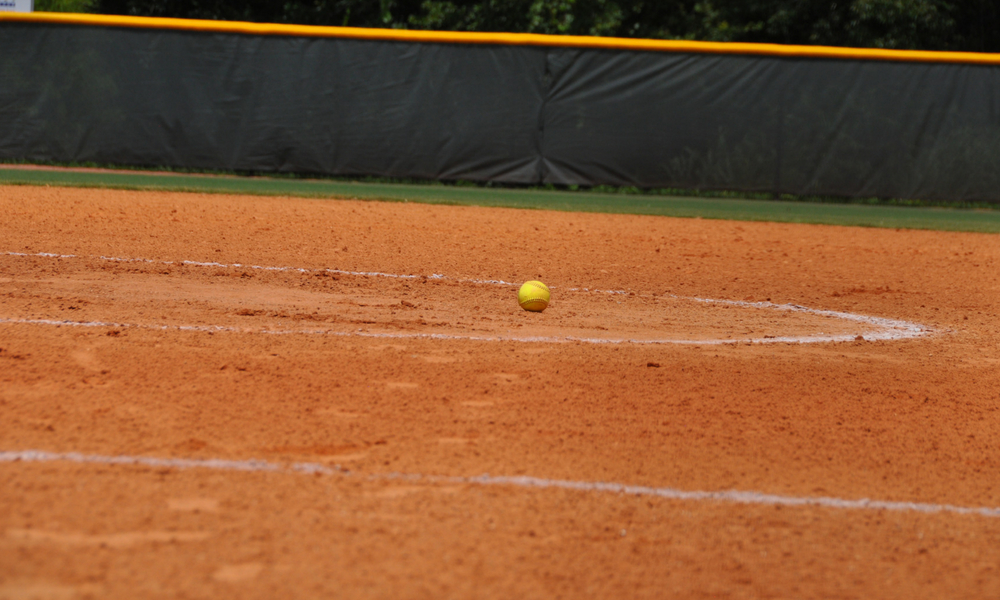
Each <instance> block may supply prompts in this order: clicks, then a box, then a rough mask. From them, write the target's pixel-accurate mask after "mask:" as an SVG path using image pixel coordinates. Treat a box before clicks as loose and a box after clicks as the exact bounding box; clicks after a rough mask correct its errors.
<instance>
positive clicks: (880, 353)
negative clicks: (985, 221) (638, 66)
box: [0, 187, 1000, 599]
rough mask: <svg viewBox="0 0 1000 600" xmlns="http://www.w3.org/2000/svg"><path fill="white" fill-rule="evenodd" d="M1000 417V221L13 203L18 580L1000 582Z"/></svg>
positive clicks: (8, 527)
mask: <svg viewBox="0 0 1000 600" xmlns="http://www.w3.org/2000/svg"><path fill="white" fill-rule="evenodd" d="M535 278H537V279H541V280H542V281H545V282H546V283H547V284H549V285H550V286H551V287H552V289H553V303H552V305H551V306H550V308H549V309H548V310H546V311H545V312H544V313H540V314H534V313H527V312H525V311H522V310H520V309H519V308H518V306H517V303H516V299H515V292H516V284H517V283H520V282H521V281H524V280H527V279H535ZM998 407H1000V243H998V238H997V237H996V236H994V235H983V234H962V233H943V232H917V231H893V230H879V229H860V228H842V227H824V226H812V225H789V224H770V223H739V222H730V221H704V220H694V219H668V218H661V217H639V216H626V215H602V214H578V213H557V212H543V211H522V210H511V209H485V208H472V207H445V206H427V205H417V204H384V203H365V202H349V201H321V200H303V199H291V198H268V197H239V196H224V195H196V194H173V193H156V192H125V191H111V190H103V191H102V190H80V189H72V188H35V187H0V599H6V598H89V597H94V598H133V597H186V598H207V597H241V598H276V597H344V598H354V597H357V598H373V597H377V598H390V597H392V598H397V597H407V598H441V597H476V598H482V597H490V598H494V597H495V598H511V597H523V598H580V597H630V598H631V597H650V598H662V597H670V596H673V597H741V598H744V597H745V598H756V597H761V598H786V597H787V598H791V597H796V598H805V597H815V598H820V597H822V598H831V597H844V598H861V597H887V598H890V597H891V598H919V597H927V598H940V597H966V598H970V597H993V598H995V597H998V596H1000V487H998V484H997V481H998V479H997V473H998V469H1000V447H998V444H997V442H998V440H1000V413H998V412H997V409H998ZM865 499H868V500H869V501H865Z"/></svg>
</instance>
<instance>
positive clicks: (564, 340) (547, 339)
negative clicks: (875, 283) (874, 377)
mask: <svg viewBox="0 0 1000 600" xmlns="http://www.w3.org/2000/svg"><path fill="white" fill-rule="evenodd" d="M2 323H10V324H22V325H50V326H56V327H110V328H117V329H129V328H131V329H151V330H158V331H170V330H173V331H196V332H206V333H242V334H246V333H256V334H262V335H327V336H335V337H364V338H382V339H425V340H467V341H473V342H519V343H546V344H571V343H581V344H639V345H667V344H678V345H686V346H722V345H734V344H779V343H785V344H816V343H822V342H851V341H855V340H856V339H857V337H858V335H856V334H843V335H813V336H775V337H764V338H726V339H704V340H693V339H668V338H659V339H631V338H586V337H577V336H570V335H567V336H521V337H519V336H504V335H492V336H490V335H461V334H453V333H417V332H412V333H409V332H399V333H387V332H375V331H364V330H357V331H340V330H336V329H251V328H246V327H226V326H224V325H143V324H137V323H115V322H111V321H60V320H53V319H16V318H4V317H0V324H2ZM892 333H894V332H887V331H881V332H875V333H871V332H867V333H865V334H864V335H863V336H862V337H863V338H864V339H865V340H866V341H869V342H871V341H877V340H898V339H903V337H900V336H892V335H890V334H892ZM912 337H916V336H912Z"/></svg>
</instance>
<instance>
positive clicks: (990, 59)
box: [0, 12, 1000, 65]
mask: <svg viewBox="0 0 1000 600" xmlns="http://www.w3.org/2000/svg"><path fill="white" fill-rule="evenodd" d="M3 22H22V23H45V24H57V25H89V26H94V27H132V28H143V29H172V30H180V31H197V32H213V33H215V32H217V33H238V34H247V35H280V36H299V37H335V38H344V39H355V40H381V41H393V42H425V43H437V44H495V45H507V46H562V47H571V48H600V49H609V50H642V51H650V52H683V53H697V54H743V55H747V54H750V55H759V56H776V57H786V58H833V59H853V60H881V61H896V62H929V63H964V64H978V65H1000V54H990V53H981V52H932V51H926V50H885V49H880V48H837V47H833V46H793V45H784V44H747V43H739V42H694V41H688V40H650V39H630V38H614V37H591V36H579V35H541V34H536V33H479V32H465V31H423V30H411V29H374V28H363V27H320V26H314V25H280V24H276V23H246V22H241V21H206V20H198V19H166V18H154V17H125V16H117V15H92V14H76V13H41V12H37V13H13V12H11V13H0V23H3Z"/></svg>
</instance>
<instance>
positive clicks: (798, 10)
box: [35, 0, 1000, 52]
mask: <svg viewBox="0 0 1000 600" xmlns="http://www.w3.org/2000/svg"><path fill="white" fill-rule="evenodd" d="M35 7H36V10H70V11H77V12H94V13H101V14H117V15H136V16H153V17H179V18H191V19H221V20H228V21H256V22H269V23H295V24H303V25H342V26H353V27H386V28H396V29H432V30H445V31H506V32H518V33H547V34H555V35H591V36H616V37H632V38H657V39H684V40H705V41H723V42H766V43H778V44H809V45H827V46H854V47H864V48H898V49H913V50H964V51H971V52H997V51H1000V2H997V1H996V0H285V1H283V2H277V1H275V0H242V1H239V0H36V4H35Z"/></svg>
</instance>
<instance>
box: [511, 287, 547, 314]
mask: <svg viewBox="0 0 1000 600" xmlns="http://www.w3.org/2000/svg"><path fill="white" fill-rule="evenodd" d="M549 298H550V295H549V288H548V286H547V285H545V284H544V283H542V282H541V281H528V282H526V283H525V284H524V285H522V286H521V289H519V290H517V303H518V304H520V305H521V308H523V309H524V310H530V311H532V312H542V311H543V310H545V307H546V306H548V305H549Z"/></svg>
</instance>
